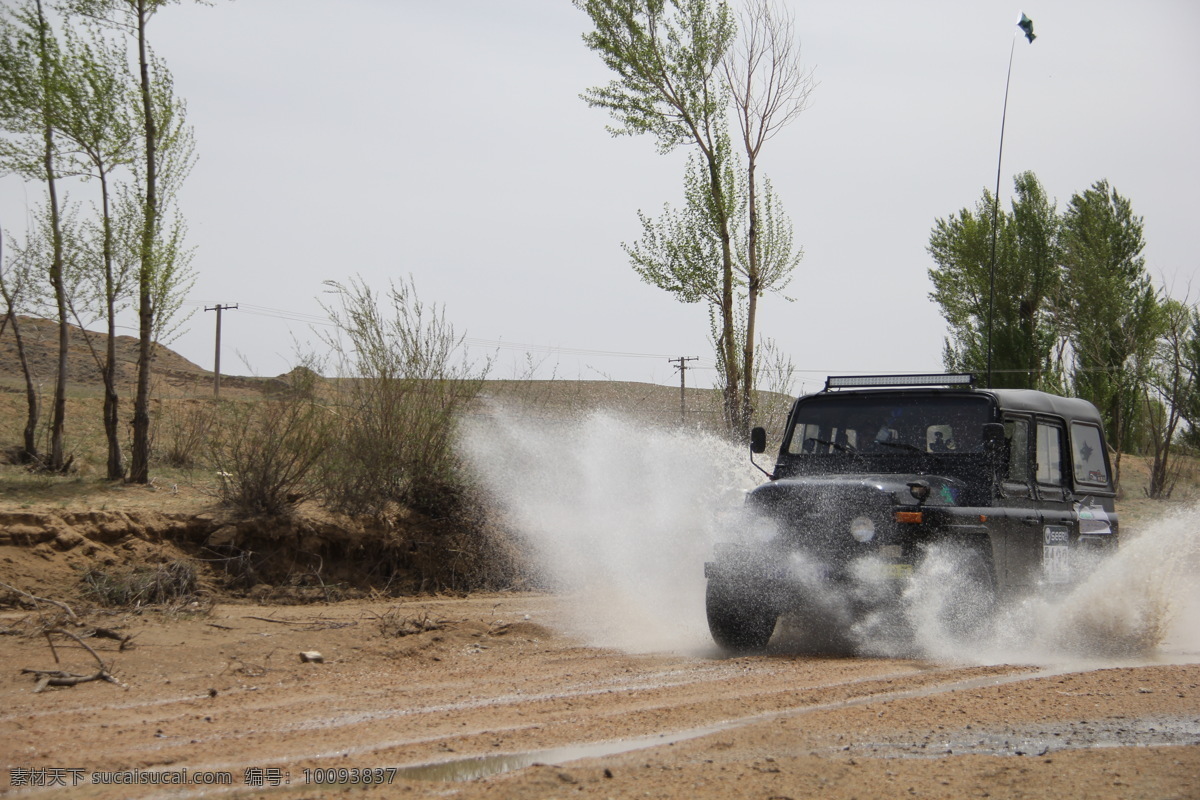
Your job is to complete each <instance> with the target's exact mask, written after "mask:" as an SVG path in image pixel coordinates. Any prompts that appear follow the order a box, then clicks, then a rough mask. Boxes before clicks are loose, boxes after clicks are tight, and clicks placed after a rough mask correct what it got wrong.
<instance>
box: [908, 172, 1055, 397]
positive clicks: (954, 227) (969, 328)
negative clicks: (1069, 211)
mask: <svg viewBox="0 0 1200 800" xmlns="http://www.w3.org/2000/svg"><path fill="white" fill-rule="evenodd" d="M1014 186H1015V192H1016V195H1015V197H1014V199H1013V201H1012V211H1011V212H1005V211H1004V210H1003V209H1001V210H1000V211H999V213H997V214H996V215H995V218H996V267H995V289H994V300H993V290H992V278H991V266H992V230H993V227H992V219H993V208H994V206H993V204H994V202H995V199H994V197H993V195H992V194H991V192H989V191H988V190H986V189H985V190H984V191H983V196H982V197H981V198H980V200H979V202H978V203H977V204H976V206H975V209H974V210H971V209H967V208H964V209H962V210H960V211H959V212H958V213H957V214H952V215H950V216H949V217H947V218H944V219H939V220H937V221H936V222H935V224H934V227H933V230H932V232H931V233H930V237H929V248H928V250H929V254H930V255H931V256H932V257H933V260H934V262H935V266H934V267H931V268H930V270H929V277H930V280H931V281H932V282H933V285H934V290H933V292H931V293H930V298H931V299H932V300H934V301H935V302H937V303H938V305H939V306H941V311H942V316H943V317H944V318H945V319H946V322H947V324H948V326H949V328H950V334H949V336H948V337H947V340H946V345H945V349H944V351H943V361H944V363H945V366H946V368H947V369H949V370H952V371H963V372H975V373H977V374H983V373H985V372H986V370H987V363H988V358H987V355H988V344H989V343H988V327H989V326H988V317H989V314H991V315H992V324H991V331H992V334H991V339H992V341H991V347H992V364H993V379H992V384H993V385H994V386H997V387H1013V388H1054V387H1056V386H1057V385H1058V383H1059V381H1060V377H1059V372H1058V370H1057V369H1056V366H1055V359H1054V353H1055V346H1056V344H1057V343H1058V341H1059V340H1060V338H1061V335H1060V327H1059V321H1058V319H1057V318H1056V316H1055V314H1054V303H1053V301H1054V298H1055V297H1056V296H1057V294H1058V292H1059V287H1060V273H1059V266H1058V252H1059V250H1058V248H1059V244H1058V239H1059V229H1060V222H1059V218H1058V215H1057V212H1056V210H1055V206H1054V204H1053V203H1052V202H1050V201H1049V200H1048V199H1047V198H1046V193H1045V191H1044V190H1043V189H1042V186H1041V184H1040V183H1039V182H1038V180H1037V177H1036V176H1035V175H1034V174H1033V173H1032V172H1024V173H1021V174H1019V175H1017V176H1016V178H1015V180H1014Z"/></svg>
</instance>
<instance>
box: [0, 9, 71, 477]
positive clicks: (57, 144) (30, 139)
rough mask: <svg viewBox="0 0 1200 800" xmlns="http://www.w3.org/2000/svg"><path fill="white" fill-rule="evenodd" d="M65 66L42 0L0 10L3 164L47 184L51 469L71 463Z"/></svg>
mask: <svg viewBox="0 0 1200 800" xmlns="http://www.w3.org/2000/svg"><path fill="white" fill-rule="evenodd" d="M66 69H67V67H66V66H65V62H64V59H63V58H62V53H61V49H60V47H59V42H58V37H57V36H56V35H55V33H54V30H53V28H52V26H51V24H50V20H49V18H48V17H47V14H46V9H45V8H44V7H43V4H42V1H41V0H33V1H32V2H30V1H29V0H26V2H24V3H21V4H20V5H18V6H16V7H14V8H12V9H9V10H8V11H7V12H6V13H4V15H3V16H0V127H2V128H3V129H4V131H6V132H7V133H8V134H9V135H8V137H6V138H5V139H3V140H0V170H3V171H5V172H11V173H16V174H18V175H21V176H22V177H25V178H27V179H30V180H35V181H39V182H43V183H45V185H46V194H47V210H48V215H47V221H48V225H49V245H50V247H49V257H48V261H47V262H46V263H47V264H48V278H49V282H50V285H51V287H52V289H53V292H54V300H55V308H56V309H57V315H58V322H59V336H58V360H57V368H56V370H55V380H54V406H53V410H52V412H51V423H50V425H51V427H50V453H49V456H48V459H47V460H46V462H45V466H46V468H47V469H50V470H53V471H63V470H64V469H66V467H67V466H68V462H67V459H66V453H65V449H64V443H63V442H64V440H63V433H64V429H65V425H66V413H67V405H66V404H67V394H66V391H67V356H68V353H69V348H70V339H69V333H68V331H69V328H68V327H67V317H68V310H67V309H68V298H67V291H66V277H65V270H66V264H65V261H66V257H65V247H64V240H63V233H62V220H61V214H62V206H61V201H60V198H59V185H58V182H59V180H60V178H61V177H62V175H61V169H62V168H61V164H60V162H61V160H62V152H61V141H60V136H61V134H60V130H59V127H60V122H61V120H62V118H63V104H62V97H61V94H62V93H61V88H62V85H63V83H64V81H65V74H64V73H65V71H66Z"/></svg>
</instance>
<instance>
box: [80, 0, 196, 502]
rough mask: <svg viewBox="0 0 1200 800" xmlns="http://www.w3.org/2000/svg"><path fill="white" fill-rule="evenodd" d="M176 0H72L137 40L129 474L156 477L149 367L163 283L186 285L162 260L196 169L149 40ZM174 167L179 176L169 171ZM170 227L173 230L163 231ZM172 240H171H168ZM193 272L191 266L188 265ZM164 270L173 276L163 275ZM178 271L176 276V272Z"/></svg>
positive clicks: (177, 230) (173, 241) (177, 247)
mask: <svg viewBox="0 0 1200 800" xmlns="http://www.w3.org/2000/svg"><path fill="white" fill-rule="evenodd" d="M172 2H173V0H69V3H68V5H69V6H70V8H71V9H72V10H73V11H74V12H75V13H76V14H79V15H81V16H84V17H90V18H93V19H96V20H99V21H102V22H105V23H107V24H112V25H115V26H116V27H117V28H119V29H121V30H123V31H125V32H126V33H128V34H129V35H130V36H132V37H133V39H134V41H135V42H136V44H137V65H138V80H137V95H138V101H139V102H138V108H139V109H140V116H139V117H138V124H139V131H140V138H141V145H142V147H141V153H140V157H139V160H138V164H137V168H138V170H139V174H140V175H141V181H140V182H139V190H138V199H139V203H138V205H139V207H140V208H139V212H138V217H139V218H140V220H141V233H140V237H139V241H138V272H137V314H138V368H137V389H136V393H135V397H134V408H133V444H132V448H131V452H130V465H129V480H130V481H132V482H134V483H148V482H149V480H150V374H151V366H152V363H153V356H154V343H155V341H156V333H161V332H162V329H163V318H162V316H161V313H160V312H161V310H162V309H161V307H157V306H156V305H155V300H156V294H157V295H159V296H161V293H162V292H163V290H164V287H168V286H175V287H178V286H179V285H180V281H179V279H178V273H177V270H178V263H176V264H167V263H164V262H163V260H162V259H164V258H167V257H170V256H172V255H180V254H182V253H184V252H185V248H183V247H182V246H181V240H182V233H183V231H184V230H185V227H184V226H183V224H182V221H181V220H179V218H178V217H176V218H175V222H173V223H168V225H164V220H166V219H168V215H169V210H168V204H169V202H170V200H171V199H172V192H171V191H170V190H169V189H168V186H170V185H171V183H172V182H174V184H175V188H178V183H179V182H181V181H182V180H183V177H184V176H186V174H187V171H188V169H189V168H190V164H191V161H190V158H191V156H190V148H189V145H190V141H191V138H190V136H191V135H190V130H188V129H187V128H186V126H185V125H184V124H183V122H182V119H183V116H184V113H183V112H184V106H183V104H182V103H181V102H178V101H176V100H175V99H174V97H173V94H172V91H171V82H170V76H169V74H168V73H166V71H165V68H164V66H163V65H162V63H161V62H160V61H158V60H157V59H155V58H154V55H153V53H152V51H151V48H150V43H149V33H148V31H149V25H150V21H151V20H152V19H153V17H154V15H155V14H156V13H157V12H158V11H159V10H160V9H162V8H163V7H165V6H167V5H170V4H171V3H172ZM171 170H174V173H173V177H172V176H171V174H170V171H171ZM164 231H168V232H167V233H166V234H165V236H164ZM164 240H165V244H164ZM185 271H186V266H185ZM164 274H165V275H166V276H167V277H166V279H164ZM172 274H175V275H176V277H175V278H172V277H171V275H172Z"/></svg>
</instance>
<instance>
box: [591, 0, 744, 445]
mask: <svg viewBox="0 0 1200 800" xmlns="http://www.w3.org/2000/svg"><path fill="white" fill-rule="evenodd" d="M574 2H575V5H576V7H578V8H580V9H581V10H583V11H585V12H586V13H587V15H588V16H589V17H590V18H591V21H592V24H593V26H594V30H592V31H590V32H588V33H585V34H584V37H583V39H584V43H585V44H586V45H587V46H588V47H589V48H590V49H591V50H593V51H594V52H595V53H596V54H597V55H599V57H600V59H601V61H603V62H604V64H605V66H607V67H608V68H609V69H611V70H612V71H613V72H615V73H616V74H617V78H615V79H614V80H612V81H611V82H610V83H609V84H608V85H606V86H600V87H594V88H591V89H589V90H587V91H586V92H584V94H583V99H584V100H585V101H586V102H587V103H588V105H590V106H592V107H594V108H601V109H604V110H605V111H607V112H608V113H609V114H610V115H611V117H612V118H613V119H614V120H615V122H616V125H614V126H612V127H610V128H609V131H610V132H611V133H612V134H613V135H614V136H620V135H640V134H650V135H652V136H654V137H655V139H656V140H657V143H658V148H659V152H661V153H668V152H671V151H672V150H674V149H676V148H677V147H680V146H683V145H687V146H691V147H695V148H696V151H697V152H698V153H699V154H700V163H701V164H702V165H703V168H704V170H705V176H704V180H705V181H706V186H707V192H708V195H709V197H710V199H709V201H708V202H707V206H708V213H709V214H711V215H712V220H711V224H713V225H715V230H716V235H717V239H718V241H719V243H720V260H719V262H716V263H718V264H719V267H718V268H717V276H718V284H719V286H720V296H719V302H718V303H717V305H716V307H717V309H718V319H719V321H720V327H719V332H718V334H717V350H718V361H721V362H723V363H724V364H725V365H727V366H732V365H734V364H736V363H737V335H736V332H735V326H734V316H735V309H734V281H735V279H734V252H733V222H732V220H731V219H730V217H729V209H730V203H731V202H733V201H732V200H731V199H730V194H731V191H732V187H731V186H730V185H729V183H728V174H729V171H728V165H727V163H726V162H725V161H724V160H723V155H722V149H723V148H726V142H727V136H726V133H725V114H726V108H727V102H728V89H727V86H726V83H725V81H724V80H723V78H722V75H721V74H720V69H721V65H722V59H723V58H724V56H725V53H726V51H727V50H728V48H729V45H730V42H731V41H732V40H733V36H734V33H735V25H734V21H733V16H732V14H731V13H730V11H729V8H728V6H727V5H726V4H725V3H724V2H716V3H713V2H711V0H574ZM746 377H747V376H743V375H741V371H740V369H738V370H733V369H729V370H727V373H726V380H725V385H724V386H723V387H722V389H723V397H724V413H725V419H726V422H727V424H728V425H729V427H730V430H733V431H736V430H737V429H738V427H739V426H740V425H741V424H742V422H743V421H744V419H745V415H744V413H743V411H742V393H741V389H740V386H741V382H742V380H744V379H745V378H746Z"/></svg>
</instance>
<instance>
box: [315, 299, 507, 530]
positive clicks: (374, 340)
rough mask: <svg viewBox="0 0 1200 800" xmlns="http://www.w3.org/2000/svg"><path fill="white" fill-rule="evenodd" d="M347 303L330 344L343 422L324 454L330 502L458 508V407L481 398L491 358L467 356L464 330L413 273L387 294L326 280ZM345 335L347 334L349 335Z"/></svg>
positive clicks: (441, 510) (438, 512)
mask: <svg viewBox="0 0 1200 800" xmlns="http://www.w3.org/2000/svg"><path fill="white" fill-rule="evenodd" d="M327 285H328V286H329V287H330V288H331V289H332V291H333V292H334V293H335V294H336V295H337V297H338V298H339V301H340V307H339V308H334V309H328V308H327V309H326V310H327V311H328V312H329V315H330V317H331V319H332V320H333V321H334V323H335V324H336V325H337V327H338V334H339V336H338V337H331V338H330V339H328V340H327V344H329V345H330V348H331V349H332V350H333V351H334V352H335V353H336V354H337V356H338V358H339V361H340V365H341V371H342V377H341V378H340V379H339V380H338V381H337V382H336V392H337V411H338V415H339V418H340V419H339V425H338V426H337V435H336V437H335V438H334V440H333V443H332V446H331V448H330V452H329V457H328V458H327V459H326V460H325V463H324V468H323V471H322V485H323V488H324V491H325V496H326V499H327V501H328V502H329V504H330V505H331V506H332V507H333V508H335V509H337V510H339V511H344V512H347V513H351V514H362V513H369V514H383V513H385V512H386V511H388V510H389V509H390V508H392V507H394V506H397V505H398V506H403V507H407V508H410V509H413V510H416V511H419V512H421V513H423V514H426V515H429V516H431V517H434V518H446V517H451V516H456V515H457V514H458V512H459V510H460V509H461V506H462V504H463V496H464V491H465V487H466V479H465V477H464V474H463V469H462V464H461V462H460V460H459V458H458V455H457V453H456V451H455V448H454V446H453V445H454V437H455V435H456V432H457V423H458V418H459V415H460V414H461V413H462V412H463V411H464V410H465V409H466V408H467V407H468V406H469V405H470V404H471V403H472V402H473V401H474V400H475V398H476V396H477V395H478V394H479V390H480V388H481V386H482V382H483V378H484V375H485V374H486V372H487V368H488V365H487V364H485V365H483V366H482V367H480V368H477V367H476V365H474V364H472V363H470V362H469V361H467V360H466V359H465V356H462V355H461V354H462V352H463V348H462V344H463V339H462V337H461V336H458V335H457V334H456V333H455V331H454V326H453V325H451V324H450V323H449V322H447V321H446V318H445V315H444V312H443V311H442V310H441V309H439V308H438V307H436V306H427V305H425V304H423V303H422V302H421V301H420V300H419V299H418V298H417V295H416V289H415V287H414V286H413V285H412V282H411V280H410V281H409V282H408V283H400V284H393V285H391V286H390V287H389V290H388V292H387V294H386V296H385V297H380V296H378V295H376V294H375V293H374V292H373V291H372V290H371V289H370V288H369V287H367V286H366V285H365V284H363V283H362V281H361V280H357V279H356V280H352V281H351V282H350V283H349V284H348V285H343V284H339V283H329V284H327ZM341 337H345V340H343V338H341Z"/></svg>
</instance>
